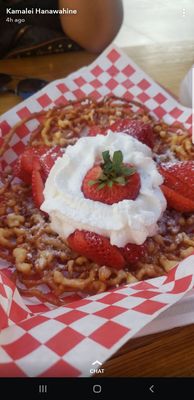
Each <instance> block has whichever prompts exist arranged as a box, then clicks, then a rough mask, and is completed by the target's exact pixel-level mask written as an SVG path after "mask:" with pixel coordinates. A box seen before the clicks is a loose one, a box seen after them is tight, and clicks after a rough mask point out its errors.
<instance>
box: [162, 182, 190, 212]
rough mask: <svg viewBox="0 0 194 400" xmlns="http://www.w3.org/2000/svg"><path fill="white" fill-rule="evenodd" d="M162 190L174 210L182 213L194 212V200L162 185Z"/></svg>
mask: <svg viewBox="0 0 194 400" xmlns="http://www.w3.org/2000/svg"><path fill="white" fill-rule="evenodd" d="M160 188H161V189H162V191H163V194H164V196H165V197H166V200H167V203H168V206H169V207H172V208H173V209H174V210H176V211H181V212H192V211H194V201H193V200H190V199H189V198H187V197H185V196H183V195H182V194H180V193H178V192H177V191H175V190H173V189H170V188H169V187H168V186H166V185H161V186H160Z"/></svg>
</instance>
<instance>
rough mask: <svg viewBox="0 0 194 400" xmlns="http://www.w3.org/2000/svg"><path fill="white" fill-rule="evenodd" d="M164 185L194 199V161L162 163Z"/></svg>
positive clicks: (159, 167) (159, 168) (161, 170)
mask: <svg viewBox="0 0 194 400" xmlns="http://www.w3.org/2000/svg"><path fill="white" fill-rule="evenodd" d="M158 170H159V172H160V173H161V175H162V176H163V177H164V185H165V186H167V187H169V188H170V189H173V190H175V191H176V192H177V193H179V194H181V195H182V196H184V197H186V198H189V199H190V200H192V201H194V161H180V162H177V163H173V164H171V163H166V164H160V165H159V166H158Z"/></svg>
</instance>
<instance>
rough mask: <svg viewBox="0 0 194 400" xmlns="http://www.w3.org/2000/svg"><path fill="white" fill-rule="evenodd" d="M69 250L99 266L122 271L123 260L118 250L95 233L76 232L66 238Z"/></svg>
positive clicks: (107, 240)
mask: <svg viewBox="0 0 194 400" xmlns="http://www.w3.org/2000/svg"><path fill="white" fill-rule="evenodd" d="M68 244H69V246H70V248H71V249H72V250H73V251H75V252H77V253H78V254H81V255H83V256H85V257H87V258H89V259H90V260H92V261H94V262H96V263H97V264H99V265H107V266H109V267H113V268H117V269H122V268H124V266H125V260H124V257H123V255H122V253H121V252H120V250H119V248H117V247H116V246H113V245H111V244H110V241H109V239H107V238H106V237H104V236H101V235H98V234H97V233H93V232H88V231H79V230H76V231H75V232H74V233H72V234H71V235H70V236H69V237H68Z"/></svg>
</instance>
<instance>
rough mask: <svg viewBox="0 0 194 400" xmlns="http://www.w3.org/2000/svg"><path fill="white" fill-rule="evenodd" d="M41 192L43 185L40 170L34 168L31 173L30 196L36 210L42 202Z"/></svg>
mask: <svg viewBox="0 0 194 400" xmlns="http://www.w3.org/2000/svg"><path fill="white" fill-rule="evenodd" d="M43 190H44V183H43V180H42V177H41V173H40V170H39V169H38V168H34V169H33V171H32V196H33V200H34V203H35V205H36V207H37V208H40V206H41V204H42V203H43V201H44V195H43Z"/></svg>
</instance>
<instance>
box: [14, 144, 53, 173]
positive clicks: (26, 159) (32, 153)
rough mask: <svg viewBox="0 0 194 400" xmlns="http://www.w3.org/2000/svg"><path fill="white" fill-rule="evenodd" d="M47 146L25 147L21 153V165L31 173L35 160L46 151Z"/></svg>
mask: <svg viewBox="0 0 194 400" xmlns="http://www.w3.org/2000/svg"><path fill="white" fill-rule="evenodd" d="M48 149H49V147H47V146H40V147H27V148H26V149H25V151H24V153H23V154H21V165H22V167H23V169H24V170H25V171H26V172H29V173H30V174H31V173H32V169H33V164H34V162H37V161H38V160H39V159H40V157H41V156H42V155H43V154H45V152H47V151H48Z"/></svg>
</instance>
